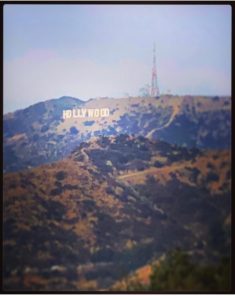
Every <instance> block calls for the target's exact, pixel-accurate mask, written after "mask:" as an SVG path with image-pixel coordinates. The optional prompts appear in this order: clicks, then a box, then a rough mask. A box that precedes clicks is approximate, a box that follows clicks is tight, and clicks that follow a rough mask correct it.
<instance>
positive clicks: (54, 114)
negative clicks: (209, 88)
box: [3, 95, 231, 172]
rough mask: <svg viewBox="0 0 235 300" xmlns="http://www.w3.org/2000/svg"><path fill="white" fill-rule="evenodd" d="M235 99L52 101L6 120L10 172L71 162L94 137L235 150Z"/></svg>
mask: <svg viewBox="0 0 235 300" xmlns="http://www.w3.org/2000/svg"><path fill="white" fill-rule="evenodd" d="M103 108H108V109H109V115H108V117H101V118H96V117H89V116H86V117H85V118H66V119H64V118H63V111H66V110H69V111H70V110H72V109H84V110H88V109H100V110H101V109H103ZM230 127H231V98H230V97H201V96H195V97H192V96H184V97H183V96H181V97H180V96H166V95H165V96H162V97H161V98H160V99H155V98H125V99H112V98H99V99H91V100H90V101H87V102H83V101H81V100H79V99H75V98H71V97H62V98H60V99H54V100H49V101H45V102H41V103H38V104H35V105H33V106H30V107H29V108H26V109H24V110H19V111H16V112H14V113H9V114H6V115H5V116H4V122H3V128H4V172H12V171H19V170H23V169H27V168H31V167H34V166H39V165H41V164H45V163H50V162H53V161H57V160H59V159H62V158H64V157H66V156H67V155H68V154H69V153H71V151H73V150H74V149H75V148H76V147H77V146H78V145H79V144H80V143H82V142H84V141H89V140H90V139H91V138H92V137H96V136H100V135H104V136H118V135H120V134H128V135H137V136H138V135H140V136H145V137H148V138H150V139H153V140H159V139H160V140H163V141H166V142H169V143H171V144H176V145H179V146H185V147H195V148H204V149H226V148H228V147H230Z"/></svg>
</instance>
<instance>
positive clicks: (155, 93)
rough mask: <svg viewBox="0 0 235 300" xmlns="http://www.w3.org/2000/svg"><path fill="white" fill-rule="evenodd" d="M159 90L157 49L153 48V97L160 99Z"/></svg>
mask: <svg viewBox="0 0 235 300" xmlns="http://www.w3.org/2000/svg"><path fill="white" fill-rule="evenodd" d="M159 96H160V93H159V88H158V82H157V68H156V49H155V44H154V46H153V69H152V84H151V97H156V98H159Z"/></svg>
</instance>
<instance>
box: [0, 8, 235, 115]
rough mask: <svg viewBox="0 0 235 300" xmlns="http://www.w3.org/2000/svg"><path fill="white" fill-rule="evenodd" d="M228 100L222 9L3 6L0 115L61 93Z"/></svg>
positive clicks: (227, 25)
mask: <svg viewBox="0 0 235 300" xmlns="http://www.w3.org/2000/svg"><path fill="white" fill-rule="evenodd" d="M153 42H155V44H156V54H157V72H158V82H159V87H160V92H161V93H165V92H166V91H168V90H170V91H171V93H172V94H200V95H202V94H203V95H230V94H231V7H230V6H229V5H87V4H86V5H45V4H44V5H43V4H42V5H33V4H31V5H4V112H9V111H14V110H16V109H19V108H25V107H27V106H29V105H31V104H33V103H36V102H39V101H43V100H47V99H51V98H57V97H61V96H64V95H69V96H73V97H77V98H80V99H82V100H87V99H89V98H92V97H102V96H111V97H120V96H125V95H127V94H129V95H133V96H134V95H138V93H139V89H140V88H141V87H143V86H144V85H145V84H150V82H151V69H152V50H153Z"/></svg>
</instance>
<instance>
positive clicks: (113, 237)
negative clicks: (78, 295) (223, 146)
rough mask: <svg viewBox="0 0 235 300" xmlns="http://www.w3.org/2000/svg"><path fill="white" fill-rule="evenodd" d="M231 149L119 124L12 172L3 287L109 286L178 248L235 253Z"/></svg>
mask: <svg viewBox="0 0 235 300" xmlns="http://www.w3.org/2000/svg"><path fill="white" fill-rule="evenodd" d="M110 101H111V100H110ZM149 101H152V100H149ZM90 103H92V101H91V102H90ZM87 105H88V104H87ZM216 105H218V102H216ZM148 121H149V118H148ZM172 122H173V121H172ZM171 124H172V123H171ZM63 125H65V124H63ZM59 126H60V125H58V126H57V127H56V128H57V130H59V128H60V127H59ZM69 126H70V125H69ZM53 130H55V128H54V129H53ZM230 155H231V153H230V151H229V150H218V149H212V150H205V149H196V148H190V147H188V148H185V147H181V146H179V145H173V144H169V143H167V142H164V141H160V140H157V141H155V140H154V139H148V138H144V137H135V136H131V135H122V134H121V135H118V136H116V137H115V136H112V137H100V138H92V139H90V141H87V142H82V143H80V145H79V146H77V147H75V148H74V150H73V152H72V153H71V154H69V155H68V156H67V157H66V158H64V159H63V160H60V161H57V162H54V163H51V164H47V165H43V166H38V167H36V168H32V169H30V170H25V171H20V172H13V173H7V174H5V175H4V184H3V187H4V211H3V217H4V220H3V221H4V236H3V242H4V244H3V246H4V248H3V254H4V260H3V261H4V266H3V267H4V269H3V272H4V274H3V275H4V276H3V278H4V288H5V289H6V290H14V289H16V290H37V291H38V290H58V291H61V290H76V291H80V290H103V289H109V288H111V287H112V286H113V285H114V284H115V282H117V281H120V280H121V279H122V278H124V277H125V276H128V274H130V273H132V272H134V271H135V270H137V269H139V268H141V267H144V266H146V265H148V263H149V262H151V261H152V260H154V259H158V258H159V257H161V256H162V255H163V254H165V253H166V252H167V251H169V250H171V249H174V248H181V249H183V250H185V251H187V252H190V253H191V254H192V255H193V258H194V260H195V261H200V262H210V263H216V262H217V261H218V260H220V259H221V258H222V257H229V253H230V234H229V232H230V214H231V210H230V200H231V199H230V193H231V187H230V180H231V179H230V176H231V175H230V174H231V170H230Z"/></svg>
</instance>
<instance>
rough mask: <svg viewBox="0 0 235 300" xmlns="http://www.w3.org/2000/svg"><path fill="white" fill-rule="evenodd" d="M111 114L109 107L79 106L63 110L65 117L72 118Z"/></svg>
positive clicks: (104, 116) (99, 116)
mask: <svg viewBox="0 0 235 300" xmlns="http://www.w3.org/2000/svg"><path fill="white" fill-rule="evenodd" d="M109 114H110V112H109V108H81V109H79V108H77V109H66V110H63V119H70V118H106V117H108V116H109Z"/></svg>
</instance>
